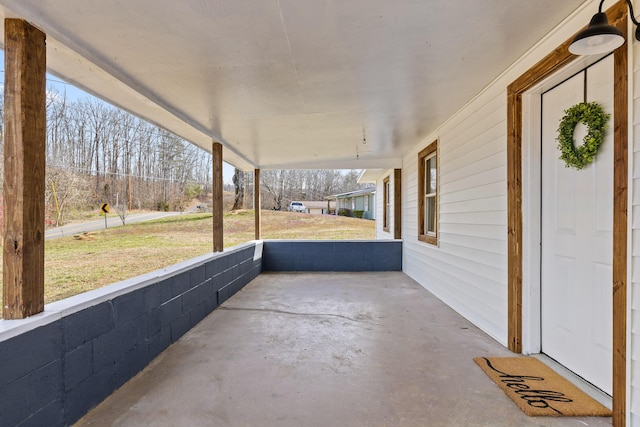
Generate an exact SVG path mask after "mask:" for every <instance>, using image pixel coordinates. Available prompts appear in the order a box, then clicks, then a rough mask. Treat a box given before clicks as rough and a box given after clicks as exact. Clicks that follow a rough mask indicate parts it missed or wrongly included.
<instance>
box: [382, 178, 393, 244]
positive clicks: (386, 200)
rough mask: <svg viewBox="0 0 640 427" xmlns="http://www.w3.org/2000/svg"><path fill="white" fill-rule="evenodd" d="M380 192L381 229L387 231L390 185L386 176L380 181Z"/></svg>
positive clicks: (389, 209)
mask: <svg viewBox="0 0 640 427" xmlns="http://www.w3.org/2000/svg"><path fill="white" fill-rule="evenodd" d="M382 189H383V191H382V194H383V197H384V202H383V213H382V230H384V231H387V232H388V231H389V230H390V227H389V212H391V185H390V184H389V177H386V178H385V179H384V180H383V181H382Z"/></svg>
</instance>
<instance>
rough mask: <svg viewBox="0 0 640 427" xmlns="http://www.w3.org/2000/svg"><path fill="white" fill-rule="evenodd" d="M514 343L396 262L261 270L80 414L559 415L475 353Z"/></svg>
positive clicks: (300, 421)
mask: <svg viewBox="0 0 640 427" xmlns="http://www.w3.org/2000/svg"><path fill="white" fill-rule="evenodd" d="M490 355H491V356H501V355H502V356H507V355H512V353H510V352H509V351H508V350H507V349H505V348H504V347H503V346H502V345H500V344H499V343H497V342H496V341H494V340H493V339H492V338H490V337H489V336H487V335H486V334H484V333H483V332H481V331H480V330H479V329H477V328H476V327H475V326H473V325H472V324H471V323H470V322H469V321H467V320H465V319H464V318H462V317H461V316H459V315H458V314H456V313H455V312H454V311H453V310H451V309H450V308H448V307H447V306H446V305H445V304H443V303H442V302H441V301H440V300H438V299H437V298H435V297H434V296H433V295H432V294H431V293H429V292H428V291H426V290H425V289H424V288H423V287H422V286H420V285H419V284H418V283H417V282H415V281H414V280H412V279H411V278H409V277H408V276H407V275H406V274H404V273H402V272H371V273H363V272H359V273H326V272H325V273H263V274H261V275H260V276H258V277H257V278H256V279H254V280H253V281H252V282H251V283H250V284H248V285H247V286H246V287H245V288H243V290H242V291H240V292H238V293H237V294H236V295H234V296H233V297H232V298H230V299H229V300H227V301H226V302H225V303H224V304H222V305H221V306H220V307H218V308H217V309H216V310H215V311H214V312H213V313H212V314H210V315H209V316H208V317H206V318H205V319H204V320H202V322H200V323H199V324H198V325H197V326H195V327H194V328H193V329H192V330H191V331H190V332H188V333H187V334H186V335H184V336H183V337H182V338H181V339H180V340H179V341H177V342H176V343H175V344H174V345H172V346H171V347H170V348H168V349H167V350H166V351H165V352H163V353H162V354H161V355H160V356H158V357H157V358H156V359H155V360H154V361H153V362H151V364H150V365H149V366H147V367H146V368H145V369H144V370H143V371H142V372H140V373H139V374H138V375H137V376H135V377H134V378H133V379H132V380H130V381H129V382H128V383H126V384H125V385H124V386H122V387H121V388H120V389H119V390H117V391H116V392H114V393H113V394H112V395H111V396H110V397H108V398H107V399H106V400H105V401H104V402H103V403H102V404H100V405H98V406H97V407H96V408H95V409H94V410H92V411H91V412H89V413H88V414H87V415H86V416H85V417H83V418H82V419H81V420H80V421H79V422H78V423H77V425H80V426H92V425H101V426H116V425H154V426H177V425H216V426H261V425H262V426H275V425H278V426H328V425H340V426H363V425H367V426H399V425H402V426H427V425H428V426H472V425H473V426H480V425H487V426H489V425H490V426H528V425H531V426H534V425H535V426H564V425H577V424H578V423H579V424H581V425H589V426H598V425H610V423H611V419H610V418H581V419H578V418H564V419H563V418H529V417H527V416H526V415H525V414H524V413H522V412H521V411H520V410H519V409H518V408H517V407H516V405H515V404H514V403H513V402H512V401H510V400H509V399H508V398H507V397H506V396H505V395H504V394H503V392H502V391H501V390H499V389H498V387H497V386H496V385H495V384H493V383H492V382H491V381H490V380H489V378H487V377H486V375H485V374H484V373H483V372H482V371H481V370H480V369H479V368H478V367H477V366H476V365H475V363H474V362H473V360H472V359H473V357H477V356H490Z"/></svg>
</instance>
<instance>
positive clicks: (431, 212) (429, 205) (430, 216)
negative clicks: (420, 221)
mask: <svg viewBox="0 0 640 427" xmlns="http://www.w3.org/2000/svg"><path fill="white" fill-rule="evenodd" d="M424 216H425V227H424V230H425V232H427V233H435V232H436V198H435V197H427V198H426V200H425V209H424Z"/></svg>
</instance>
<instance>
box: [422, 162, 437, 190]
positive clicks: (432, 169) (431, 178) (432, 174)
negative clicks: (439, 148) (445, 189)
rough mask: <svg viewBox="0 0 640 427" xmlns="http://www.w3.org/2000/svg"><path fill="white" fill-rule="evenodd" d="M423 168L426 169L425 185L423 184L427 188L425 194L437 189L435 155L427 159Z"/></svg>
mask: <svg viewBox="0 0 640 427" xmlns="http://www.w3.org/2000/svg"><path fill="white" fill-rule="evenodd" d="M425 170H426V171H427V173H426V175H427V176H426V182H427V185H426V186H425V188H426V189H427V194H431V193H435V192H436V191H437V190H436V187H437V179H438V178H437V177H438V174H437V165H436V158H435V156H434V157H430V158H429V159H427V164H426V168H425Z"/></svg>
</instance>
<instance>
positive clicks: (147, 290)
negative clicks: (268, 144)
mask: <svg viewBox="0 0 640 427" xmlns="http://www.w3.org/2000/svg"><path fill="white" fill-rule="evenodd" d="M263 270H267V271H401V270H402V242H401V241H383V240H377V241H264V242H251V243H248V244H245V245H242V246H239V247H237V248H234V249H231V250H229V251H228V252H224V253H223V254H214V255H210V256H204V257H200V258H196V259H195V260H191V261H188V262H185V263H182V264H179V265H177V266H173V267H169V268H167V269H165V270H162V271H159V272H155V273H151V274H150V275H145V276H141V278H137V279H131V280H129V281H125V282H126V283H125V282H121V283H120V284H114V285H110V286H107V287H105V288H101V289H98V290H96V291H91V292H88V293H86V294H83V295H78V296H76V297H72V298H69V299H67V300H63V301H59V302H56V303H53V304H50V305H47V310H45V313H42V314H40V315H36V316H33V317H31V318H29V319H25V320H4V321H0V425H2V426H4V425H7V426H21V427H26V426H44V425H46V426H65V425H70V424H73V423H74V422H75V421H77V420H78V419H79V418H81V417H82V416H83V415H84V414H85V413H87V412H88V411H89V410H90V409H91V408H92V407H94V406H96V405H97V404H98V403H100V402H101V401H102V400H104V399H105V398H106V397H107V396H109V395H110V394H111V393H112V392H113V391H114V390H116V389H117V388H118V387H120V386H121V385H123V384H124V383H125V382H126V381H127V380H129V379H130V378H132V377H133V376H134V375H135V374H136V373H137V372H139V371H140V370H142V369H143V368H144V367H145V366H146V365H147V364H148V363H149V362H150V361H151V360H152V359H153V358H155V357H156V356H157V355H159V354H160V353H161V352H162V351H164V350H165V349H166V348H167V347H168V346H169V345H171V343H173V342H175V341H176V340H177V339H178V338H180V337H181V336H182V335H183V334H184V333H186V332H187V331H188V330H189V329H191V328H192V327H193V326H194V325H196V324H197V323H198V322H199V321H200V320H202V319H203V318H204V317H205V316H206V315H207V314H209V313H211V312H212V311H213V310H214V309H215V308H216V307H217V306H218V305H220V304H222V303H223V302H224V301H226V300H227V299H228V298H230V297H231V296H232V295H233V294H235V293H236V292H237V291H239V290H240V289H242V287H243V286H245V285H246V284H248V283H249V282H250V281H251V280H253V279H254V278H255V277H257V276H258V275H259V274H260V272H261V271H263Z"/></svg>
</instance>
